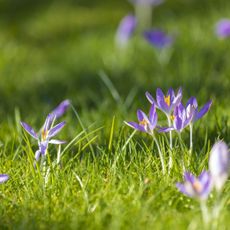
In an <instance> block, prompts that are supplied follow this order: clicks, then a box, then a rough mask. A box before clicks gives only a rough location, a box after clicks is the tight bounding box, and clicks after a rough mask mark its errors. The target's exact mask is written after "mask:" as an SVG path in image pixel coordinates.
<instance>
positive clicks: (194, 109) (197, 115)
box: [186, 97, 212, 123]
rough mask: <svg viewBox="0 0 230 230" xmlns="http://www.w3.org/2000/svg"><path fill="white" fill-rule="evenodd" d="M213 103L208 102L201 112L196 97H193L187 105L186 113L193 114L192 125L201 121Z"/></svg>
mask: <svg viewBox="0 0 230 230" xmlns="http://www.w3.org/2000/svg"><path fill="white" fill-rule="evenodd" d="M211 105H212V101H211V100H210V101H208V102H207V103H206V104H205V105H204V106H203V107H202V108H201V109H200V110H198V103H197V100H196V98H195V97H191V98H190V99H189V100H188V102H187V104H186V113H187V114H191V113H193V119H192V123H194V122H196V121H197V120H199V119H201V118H202V117H203V116H204V115H205V114H206V113H207V112H208V111H209V109H210V107H211Z"/></svg>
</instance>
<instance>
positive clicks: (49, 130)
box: [21, 114, 65, 161]
mask: <svg viewBox="0 0 230 230" xmlns="http://www.w3.org/2000/svg"><path fill="white" fill-rule="evenodd" d="M53 121H54V117H53V115H52V114H49V115H48V116H47V118H46V120H45V123H44V125H43V127H42V130H41V133H39V134H37V133H36V132H35V131H34V130H33V128H32V127H30V126H29V125H28V124H27V123H25V122H21V125H22V127H23V128H24V129H25V131H26V132H27V133H29V134H30V135H31V136H32V137H33V138H34V139H36V140H37V141H38V147H39V149H38V150H37V151H36V153H35V159H36V160H37V161H38V160H39V158H40V155H41V154H42V155H45V154H46V151H47V148H48V144H57V145H60V144H64V143H65V141H60V140H55V139H51V138H52V137H54V136H55V135H57V134H58V133H59V132H60V131H61V129H62V128H63V127H64V126H65V122H61V123H59V124H57V125H55V126H54V127H52V125H53Z"/></svg>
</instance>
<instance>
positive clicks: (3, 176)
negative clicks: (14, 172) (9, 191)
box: [0, 174, 9, 184]
mask: <svg viewBox="0 0 230 230" xmlns="http://www.w3.org/2000/svg"><path fill="white" fill-rule="evenodd" d="M8 179H9V176H8V175H7V174H0V184H2V183H4V182H5V181H7V180H8Z"/></svg>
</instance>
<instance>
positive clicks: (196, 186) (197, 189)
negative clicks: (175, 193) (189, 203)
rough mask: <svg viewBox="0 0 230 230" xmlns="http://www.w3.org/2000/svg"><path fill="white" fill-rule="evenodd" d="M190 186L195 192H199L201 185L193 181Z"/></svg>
mask: <svg viewBox="0 0 230 230" xmlns="http://www.w3.org/2000/svg"><path fill="white" fill-rule="evenodd" d="M192 186H193V188H194V189H195V190H196V191H197V192H201V190H202V185H201V183H200V182H199V181H198V180H195V181H194V183H193V185H192Z"/></svg>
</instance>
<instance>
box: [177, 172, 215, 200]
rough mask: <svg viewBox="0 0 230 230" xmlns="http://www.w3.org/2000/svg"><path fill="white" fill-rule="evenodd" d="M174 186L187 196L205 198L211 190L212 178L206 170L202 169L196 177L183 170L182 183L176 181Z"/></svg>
mask: <svg viewBox="0 0 230 230" xmlns="http://www.w3.org/2000/svg"><path fill="white" fill-rule="evenodd" d="M176 187H177V188H178V189H179V191H180V192H182V193H183V194H185V195H187V196H189V197H193V198H198V199H200V200H205V199H207V198H208V195H209V194H210V192H211V190H212V178H211V176H210V174H209V173H208V172H207V171H203V172H202V173H201V174H200V175H199V176H198V177H195V176H194V175H192V174H191V173H189V172H185V173H184V183H177V184H176Z"/></svg>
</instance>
